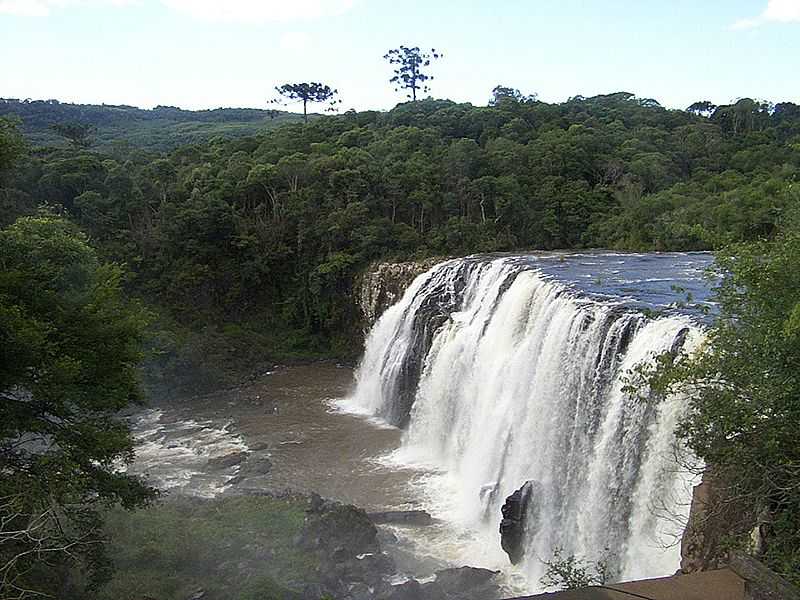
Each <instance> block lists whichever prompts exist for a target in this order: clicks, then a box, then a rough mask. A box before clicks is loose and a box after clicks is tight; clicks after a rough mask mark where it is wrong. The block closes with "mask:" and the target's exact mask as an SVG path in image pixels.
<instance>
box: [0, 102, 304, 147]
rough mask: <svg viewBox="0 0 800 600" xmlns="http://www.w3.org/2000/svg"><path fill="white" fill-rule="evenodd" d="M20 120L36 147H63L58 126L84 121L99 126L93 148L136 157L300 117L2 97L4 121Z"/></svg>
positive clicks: (0, 110)
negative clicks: (146, 152)
mask: <svg viewBox="0 0 800 600" xmlns="http://www.w3.org/2000/svg"><path fill="white" fill-rule="evenodd" d="M8 116H11V117H18V118H19V119H21V120H22V123H23V126H22V129H23V130H24V132H25V135H26V137H27V138H28V139H29V140H30V142H31V143H32V144H35V145H45V146H63V145H64V139H65V138H63V137H62V136H60V135H59V134H58V133H56V132H55V131H54V130H53V126H54V125H59V124H61V123H75V122H80V123H84V124H87V125H90V126H91V127H92V128H93V136H92V137H93V147H95V148H99V149H102V150H103V151H105V152H109V153H112V154H115V155H117V154H124V155H125V156H127V155H130V154H135V153H136V152H137V149H143V150H148V151H169V150H174V149H175V148H178V147H180V146H185V145H188V144H200V143H206V142H208V141H209V140H212V139H214V138H217V137H221V138H237V137H242V136H247V135H255V134H257V133H259V132H260V131H264V130H268V129H271V128H274V127H277V126H279V125H282V124H285V123H292V122H297V121H299V120H300V118H301V117H300V116H299V115H296V114H292V113H286V112H283V111H277V110H274V109H270V110H259V109H253V108H218V109H213V110H199V111H189V110H181V109H179V108H175V107H172V106H157V107H156V108H154V109H152V110H144V109H140V108H135V107H133V106H113V105H107V104H104V105H91V104H67V103H64V102H58V101H57V100H33V101H31V100H22V101H20V100H13V99H3V98H0V117H8Z"/></svg>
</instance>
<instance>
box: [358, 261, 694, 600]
mask: <svg viewBox="0 0 800 600" xmlns="http://www.w3.org/2000/svg"><path fill="white" fill-rule="evenodd" d="M700 337H701V335H700V331H699V329H698V328H697V327H696V326H695V325H694V324H693V323H692V321H691V320H690V318H689V317H687V316H682V315H675V316H667V317H661V318H648V317H646V316H645V315H643V314H641V313H638V312H635V311H633V310H630V309H629V308H626V307H624V306H622V305H621V304H620V303H619V302H617V303H614V302H611V301H599V300H596V299H592V298H589V297H587V296H582V295H581V294H579V293H578V292H576V291H575V290H574V289H573V288H572V287H568V286H566V285H563V284H561V283H559V282H558V281H556V280H555V279H553V278H551V277H549V276H547V275H545V274H544V273H542V272H541V271H540V270H538V269H536V268H535V267H532V266H531V263H530V261H522V260H516V259H515V258H513V257H507V258H480V257H470V258H466V259H457V260H452V261H448V262H445V263H442V264H440V265H438V266H437V267H434V268H433V269H431V270H430V271H428V272H427V273H425V274H423V275H421V276H419V277H418V278H417V279H416V280H415V281H414V283H413V284H412V285H411V286H410V287H409V289H408V290H407V291H406V293H405V295H404V296H403V297H402V299H401V300H400V301H399V302H398V303H397V304H395V305H394V306H392V307H391V308H389V309H388V310H387V311H386V312H385V313H384V315H383V316H382V317H381V318H380V319H379V321H378V322H377V323H376V324H375V326H374V327H373V329H372V331H371V332H370V335H369V337H368V339H367V343H366V350H365V354H364V358H363V361H362V363H361V365H360V367H359V369H358V372H357V374H356V381H357V385H356V388H355V391H354V393H353V396H352V397H351V398H350V399H349V401H348V405H349V406H350V408H351V409H354V410H357V411H359V412H361V413H362V414H365V415H370V416H374V417H378V418H380V419H382V420H384V421H387V422H389V423H391V424H394V425H397V426H400V427H403V428H405V429H406V431H405V434H404V440H403V448H402V452H403V453H404V456H406V457H407V458H408V459H409V460H414V461H419V462H425V463H428V464H432V465H435V466H436V467H437V468H439V469H442V470H444V471H445V472H447V473H448V474H449V475H450V476H451V477H452V478H454V479H455V480H457V482H458V485H457V488H456V490H455V492H454V493H455V494H456V497H455V499H454V506H455V507H456V510H457V512H458V515H457V517H458V519H459V520H460V521H462V522H466V523H472V524H474V526H475V528H476V529H482V530H483V531H487V532H492V533H491V538H492V539H491V540H490V542H489V543H491V544H496V546H497V547H499V544H500V541H499V534H498V533H497V526H498V524H499V520H500V508H501V506H502V504H503V502H504V500H505V498H506V497H507V496H508V495H510V494H511V493H512V492H514V490H516V489H518V488H519V487H520V486H522V485H523V484H524V483H525V482H526V481H532V482H534V494H533V497H532V501H531V507H530V508H529V511H528V519H529V522H528V527H527V531H526V539H525V560H524V562H523V563H522V565H521V566H520V568H521V570H522V571H523V573H524V574H525V575H526V576H527V578H528V581H529V582H530V584H531V585H532V586H534V587H535V586H536V585H537V582H538V579H539V577H540V576H541V575H542V572H543V565H542V562H541V560H540V559H542V558H544V559H549V558H550V557H551V556H552V552H553V550H554V549H555V548H561V549H562V550H563V552H564V554H565V555H569V554H575V555H577V556H580V557H583V558H585V559H588V560H594V559H597V558H599V557H600V555H601V554H602V553H603V552H604V549H606V548H607V549H609V554H608V558H610V561H611V566H612V567H613V568H614V569H615V570H616V572H617V574H618V579H632V578H642V577H651V576H663V575H669V574H671V573H672V572H674V571H675V570H676V569H677V568H678V564H679V558H680V557H679V549H678V547H677V544H675V541H676V538H675V537H672V536H678V535H680V531H676V528H677V525H676V523H675V520H676V519H674V518H672V517H678V519H677V520H680V517H685V516H686V514H687V513H688V507H689V498H690V495H691V480H690V478H689V476H688V475H686V474H685V473H684V472H682V470H681V469H680V468H679V466H678V462H677V460H676V456H675V450H676V444H675V440H674V436H673V431H674V428H675V425H676V423H677V420H678V419H679V418H680V415H681V411H682V409H683V406H684V403H683V402H682V401H681V399H680V398H671V399H669V400H667V401H664V402H662V403H654V402H647V401H642V400H641V399H636V398H632V397H631V396H630V395H629V394H627V393H626V391H625V375H626V374H627V373H628V372H629V371H630V370H631V369H633V368H634V367H635V366H637V365H638V364H640V363H642V362H643V361H647V360H651V359H652V358H653V357H654V356H655V355H656V354H658V353H661V352H663V351H666V350H671V349H673V350H674V349H676V348H677V347H680V346H681V345H684V344H688V345H694V344H697V342H698V340H699V339H700ZM670 543H671V544H672V546H671V547H667V548H665V547H664V546H665V545H667V544H670Z"/></svg>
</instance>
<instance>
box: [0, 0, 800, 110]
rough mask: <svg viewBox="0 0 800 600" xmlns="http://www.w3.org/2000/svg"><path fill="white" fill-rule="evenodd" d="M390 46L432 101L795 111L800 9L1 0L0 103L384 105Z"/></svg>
mask: <svg viewBox="0 0 800 600" xmlns="http://www.w3.org/2000/svg"><path fill="white" fill-rule="evenodd" d="M400 44H405V45H419V46H421V47H431V46H433V47H435V48H437V49H441V50H442V51H443V52H444V53H445V57H444V58H443V59H441V60H440V61H438V62H437V63H435V64H434V65H433V67H432V69H431V71H432V73H433V74H434V75H435V77H436V78H435V80H434V81H433V82H432V95H433V96H436V97H447V98H452V99H453V100H457V101H466V102H472V103H474V104H485V103H486V101H487V100H488V97H489V95H490V91H491V89H492V88H493V87H494V86H495V85H497V84H498V83H502V84H504V85H509V86H512V87H516V88H519V89H520V90H522V91H523V92H525V93H532V92H536V93H538V94H539V97H540V98H541V99H542V100H546V101H561V100H565V99H566V98H568V97H570V96H574V95H577V94H582V95H584V96H589V95H594V94H599V93H608V92H614V91H630V92H634V93H636V94H637V95H640V96H646V97H651V98H655V99H657V100H659V101H660V102H661V103H662V104H664V105H666V106H669V107H674V108H682V107H685V106H687V105H688V104H690V103H691V102H693V101H695V100H699V99H710V100H712V101H714V102H716V103H718V104H719V103H726V102H729V101H731V100H733V99H735V98H738V97H743V96H752V97H756V98H759V99H767V100H772V101H782V100H788V101H793V102H797V103H800V76H798V72H800V69H799V68H798V65H799V64H800V0H706V1H705V2H698V1H697V0H583V1H580V0H495V1H489V0H427V1H426V0H404V1H402V2H401V1H399V0H0V56H2V57H3V61H2V69H0V97H12V98H33V99H44V98H57V99H60V100H62V101H69V102H91V103H108V104H132V105H136V106H142V107H152V106H155V105H158V104H167V105H176V106H181V107H184V108H192V109H197V108H213V107H218V106H249V107H263V106H265V105H266V101H267V100H268V99H269V98H270V97H272V96H274V94H273V92H272V90H273V88H274V86H275V85H278V84H281V83H285V82H294V81H309V80H312V81H323V82H325V83H329V84H330V85H331V86H332V87H336V88H338V89H339V90H340V92H341V97H342V100H343V105H342V107H343V108H345V109H346V108H351V107H352V108H356V109H359V110H360V109H368V108H374V109H388V108H391V107H392V106H394V105H395V104H396V103H397V102H399V101H401V100H402V96H401V94H398V93H396V92H394V91H393V89H392V87H391V86H390V84H389V83H388V79H389V77H390V76H391V69H390V66H389V65H388V64H387V63H386V62H385V61H384V60H383V59H382V56H383V54H384V53H385V52H386V50H388V49H389V48H392V47H396V46H398V45H400Z"/></svg>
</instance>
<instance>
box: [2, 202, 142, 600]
mask: <svg viewBox="0 0 800 600" xmlns="http://www.w3.org/2000/svg"><path fill="white" fill-rule="evenodd" d="M121 278H122V271H121V270H120V269H119V267H117V266H115V265H112V264H107V263H103V262H101V261H100V260H99V259H98V257H97V255H96V253H95V251H94V250H93V249H92V248H90V247H89V245H88V244H87V242H86V238H85V237H84V236H83V235H82V234H80V233H79V232H78V230H77V228H76V227H75V226H74V225H73V224H71V223H68V222H67V221H65V220H62V219H59V218H56V217H52V216H48V215H43V216H39V217H28V218H23V219H20V220H18V221H17V222H16V223H15V224H14V225H12V226H10V227H8V228H6V229H3V230H1V231H0V396H2V404H0V472H2V473H3V477H2V480H0V517H1V519H0V521H1V522H2V529H1V530H0V576H1V578H2V583H1V584H0V593H2V594H9V595H10V596H12V597H13V596H17V595H23V596H24V595H25V590H36V591H43V592H47V591H51V590H47V589H44V590H43V589H41V588H36V587H35V584H34V582H38V583H40V582H41V578H40V577H41V575H42V573H43V572H44V573H48V572H49V575H52V579H53V580H54V581H53V583H52V584H53V585H56V586H57V585H58V583H57V577H56V574H57V571H58V568H59V567H60V565H62V564H64V563H71V562H75V561H81V562H83V563H85V564H86V567H87V568H88V569H89V571H90V572H91V573H93V575H94V577H95V579H101V578H102V576H103V575H104V572H105V569H106V567H107V565H106V563H105V562H104V556H103V547H102V545H101V544H99V543H98V542H99V541H100V540H101V539H102V536H101V532H100V531H99V521H98V518H97V512H96V507H98V506H103V505H109V504H114V503H117V502H121V503H122V505H123V506H125V507H133V506H136V505H140V504H142V503H144V502H146V501H147V499H148V498H149V497H150V495H151V492H150V490H149V489H148V488H146V487H144V486H143V485H142V484H141V483H140V482H139V481H138V480H136V479H133V478H131V477H128V476H125V475H124V474H121V473H119V472H117V467H118V466H119V463H120V461H125V460H128V459H130V458H131V452H132V440H131V438H130V435H129V432H128V430H127V428H126V427H125V426H124V425H123V424H122V423H121V422H119V421H118V420H117V419H116V418H115V414H116V413H117V412H118V411H119V410H121V409H123V408H125V407H126V406H128V405H130V404H131V403H132V402H136V401H137V400H138V399H139V386H138V378H137V371H136V366H137V363H138V361H139V360H140V359H141V357H142V354H141V343H142V339H143V330H144V326H145V316H144V314H143V313H142V311H141V310H139V309H138V308H136V307H135V306H132V305H130V304H129V303H127V302H126V301H124V300H123V298H122V290H121ZM37 576H38V577H39V578H37ZM4 597H6V596H5V595H4Z"/></svg>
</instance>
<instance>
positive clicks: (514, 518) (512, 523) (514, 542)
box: [500, 481, 538, 565]
mask: <svg viewBox="0 0 800 600" xmlns="http://www.w3.org/2000/svg"><path fill="white" fill-rule="evenodd" d="M537 486H538V484H537V483H536V482H535V481H526V482H525V484H524V485H523V486H522V487H521V488H519V489H518V490H517V491H516V492H514V493H513V494H511V495H510V496H509V497H508V498H506V501H505V504H503V507H502V509H501V511H502V513H503V520H502V521H500V545H501V546H502V548H503V551H504V552H505V553H506V554H508V558H509V559H510V560H511V563H512V564H515V565H516V564H518V563H519V562H521V561H522V559H523V558H524V557H525V538H526V537H527V532H528V531H529V529H532V528H533V527H534V526H535V523H533V522H532V521H533V520H535V517H534V515H532V514H531V513H532V511H531V508H532V502H533V496H534V492H535V490H536V488H537Z"/></svg>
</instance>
